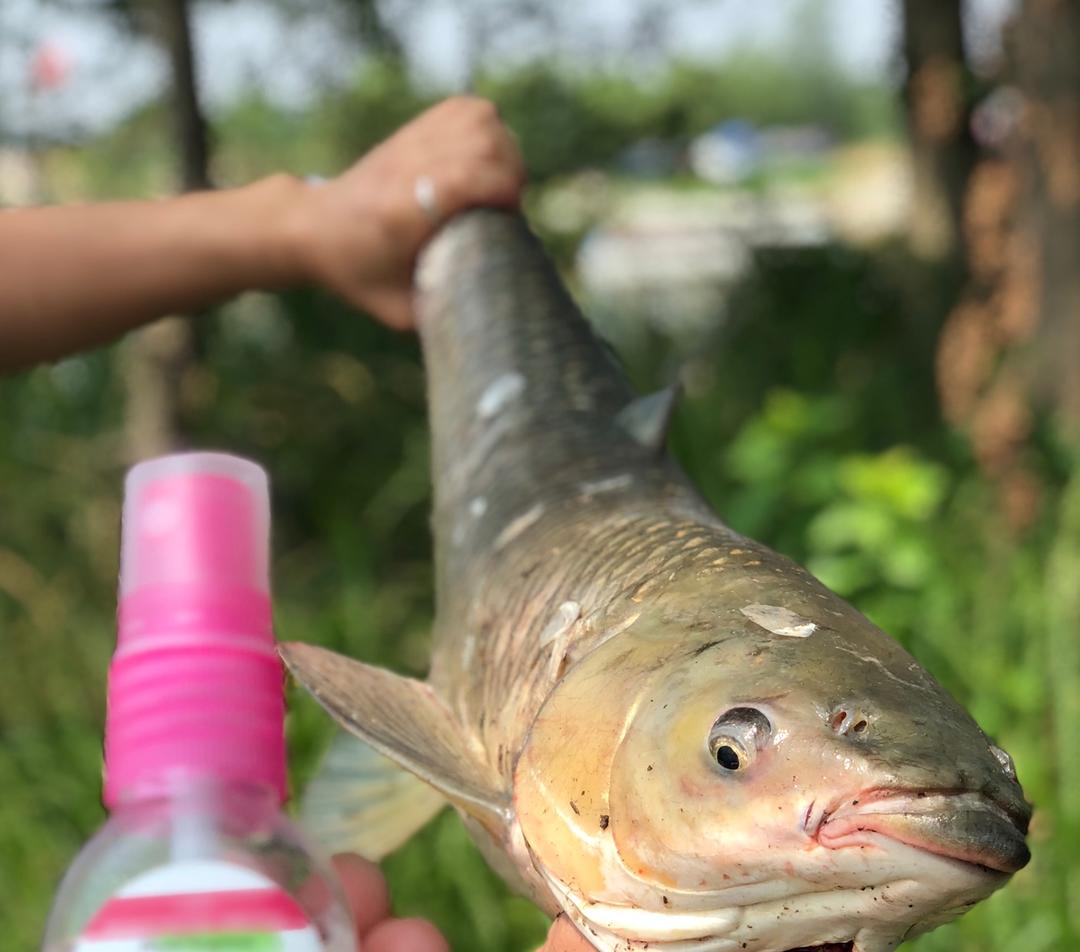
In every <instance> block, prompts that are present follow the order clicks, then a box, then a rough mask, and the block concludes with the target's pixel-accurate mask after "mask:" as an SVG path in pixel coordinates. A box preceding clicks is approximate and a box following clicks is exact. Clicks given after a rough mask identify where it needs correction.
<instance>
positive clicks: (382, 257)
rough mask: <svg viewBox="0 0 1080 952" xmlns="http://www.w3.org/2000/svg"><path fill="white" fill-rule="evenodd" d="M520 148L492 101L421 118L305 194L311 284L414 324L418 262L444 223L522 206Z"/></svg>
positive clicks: (441, 108)
mask: <svg viewBox="0 0 1080 952" xmlns="http://www.w3.org/2000/svg"><path fill="white" fill-rule="evenodd" d="M524 181H525V166H524V163H523V161H522V158H521V153H520V152H519V150H518V147H517V143H516V142H515V140H514V138H513V136H512V135H511V134H510V132H509V130H508V129H507V128H506V126H505V125H503V123H502V121H501V120H500V119H499V114H498V112H497V110H496V108H495V106H494V105H493V104H492V103H491V102H489V101H488V100H486V99H480V98H477V97H473V96H456V97H454V98H451V99H447V100H444V101H443V102H441V103H439V104H438V105H436V106H433V107H432V108H431V109H429V110H428V111H427V112H425V113H422V114H421V115H420V116H419V117H418V118H416V119H414V120H413V121H412V122H410V123H408V125H405V126H403V127H402V128H401V129H399V130H398V131H397V132H396V133H395V134H394V135H392V136H391V137H390V138H388V139H387V140H386V141H384V142H383V143H381V144H380V145H378V146H376V147H375V148H374V149H372V150H371V151H370V152H369V153H367V155H365V156H364V157H363V158H361V159H360V160H359V161H358V162H357V163H356V164H355V165H353V166H352V167H351V168H350V169H348V170H347V171H346V172H344V173H343V174H342V175H340V176H338V177H337V178H336V179H333V180H331V181H329V182H325V183H322V184H320V185H316V186H310V185H309V186H306V187H307V188H308V190H309V195H308V196H307V199H306V201H305V202H303V203H302V204H301V205H300V207H299V208H298V210H297V217H296V223H295V226H294V228H295V234H296V242H297V247H298V248H299V250H300V256H301V261H302V264H303V268H304V271H305V277H306V278H308V279H309V280H313V281H315V282H317V283H319V284H322V285H324V286H326V287H328V288H330V289H331V290H333V291H335V292H336V293H337V294H339V295H340V296H341V297H343V298H344V299H345V300H346V301H348V302H350V303H351V304H354V305H356V306H357V307H359V308H362V309H364V310H367V311H370V312H372V313H373V314H374V315H375V316H376V317H378V318H379V319H380V320H381V321H383V322H384V323H386V324H389V325H390V326H391V327H398V328H404V327H409V326H411V325H412V323H413V310H412V272H413V265H414V262H415V259H416V255H417V253H418V252H419V250H420V248H421V247H422V246H423V244H424V243H425V242H426V241H427V240H428V239H429V238H430V237H431V236H432V235H433V234H434V233H435V231H436V229H437V228H438V227H439V225H440V224H442V223H443V222H445V221H446V220H447V219H449V218H450V217H451V216H453V215H454V214H456V213H457V212H459V211H461V210H462V209H464V208H468V207H471V206H476V205H489V206H503V207H514V206H516V205H517V203H518V200H519V198H520V194H521V188H522V186H523V184H524Z"/></svg>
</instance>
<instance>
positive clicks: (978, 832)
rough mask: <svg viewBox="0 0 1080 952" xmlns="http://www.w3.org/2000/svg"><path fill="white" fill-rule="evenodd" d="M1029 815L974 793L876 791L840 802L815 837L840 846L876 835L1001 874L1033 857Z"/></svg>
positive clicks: (823, 822)
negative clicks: (1028, 832) (1018, 813)
mask: <svg viewBox="0 0 1080 952" xmlns="http://www.w3.org/2000/svg"><path fill="white" fill-rule="evenodd" d="M1028 818H1029V814H1028V813H1027V812H1026V811H1025V812H1024V813H1023V814H1022V815H1016V816H1014V815H1011V814H1010V812H1007V811H1006V810H1005V809H1004V808H1003V807H1002V806H1000V805H998V804H997V803H995V802H994V801H993V800H990V799H989V798H987V797H985V796H983V795H982V794H979V793H974V792H951V791H944V792H933V791H896V790H879V791H872V792H869V793H865V794H862V795H857V796H854V797H851V798H849V799H847V800H845V801H843V803H842V805H841V806H840V807H838V808H837V809H836V810H834V811H832V812H830V813H827V814H826V815H825V816H824V818H823V819H822V821H821V823H820V825H819V827H818V830H817V832H816V835H815V839H817V841H818V842H819V843H820V844H821V845H822V846H825V847H828V848H830V849H838V848H841V847H845V846H854V845H859V844H860V841H862V842H865V841H866V837H865V836H864V835H863V834H867V833H877V834H880V835H882V836H887V837H889V838H890V839H893V840H896V841H897V842H900V843H904V844H906V845H908V846H914V847H916V848H917V849H922V850H925V851H926V852H928V853H934V854H936V855H938V856H944V857H947V858H949V859H955V860H960V861H962V862H965V863H971V864H973V865H976V866H983V867H985V868H987V869H990V870H994V871H996V872H1000V873H1015V872H1016V871H1017V870H1019V869H1023V868H1024V867H1025V866H1026V865H1027V863H1028V861H1029V860H1030V859H1031V852H1030V850H1029V849H1028V846H1027V842H1026V834H1027V825H1028Z"/></svg>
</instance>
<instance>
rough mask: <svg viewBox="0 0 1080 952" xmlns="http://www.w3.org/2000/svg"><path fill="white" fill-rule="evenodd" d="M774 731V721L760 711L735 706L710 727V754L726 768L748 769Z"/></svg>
mask: <svg viewBox="0 0 1080 952" xmlns="http://www.w3.org/2000/svg"><path fill="white" fill-rule="evenodd" d="M771 733H772V724H770V723H769V719H768V718H767V717H766V716H765V715H764V714H762V713H761V711H759V710H757V709H756V708H753V707H733V708H732V709H731V710H730V711H727V712H726V713H724V714H721V715H720V717H718V718H717V719H716V723H714V724H713V726H712V730H710V731H709V756H710V758H711V759H712V760H713V761H714V762H715V763H716V764H717V765H718V766H720V767H721V768H723V769H724V770H727V771H731V772H736V771H739V770H745V769H746V768H747V767H749V766H750V764H751V763H753V760H754V755H755V754H756V753H757V752H758V750H760V749H761V747H762V746H764V743H765V741H766V740H767V739H768V737H769V735H770V734H771Z"/></svg>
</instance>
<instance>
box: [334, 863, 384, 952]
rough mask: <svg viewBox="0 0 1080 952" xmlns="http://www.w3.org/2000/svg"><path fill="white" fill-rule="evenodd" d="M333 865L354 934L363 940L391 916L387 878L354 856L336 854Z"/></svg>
mask: <svg viewBox="0 0 1080 952" xmlns="http://www.w3.org/2000/svg"><path fill="white" fill-rule="evenodd" d="M333 863H334V868H335V869H336V870H337V874H338V878H339V879H340V880H341V885H342V887H343V888H344V890H345V899H346V901H347V902H348V903H349V908H350V909H351V910H352V914H353V919H354V921H355V922H356V932H357V934H358V935H359V936H360V937H361V938H363V937H364V936H366V935H367V934H368V933H369V932H371V930H372V929H373V928H374V927H375V925H376V924H377V923H379V922H382V921H383V920H384V919H386V918H387V916H389V915H390V890H389V888H388V887H387V885H386V877H384V876H383V874H382V871H381V870H380V869H379V867H378V866H376V865H375V864H374V863H370V862H368V861H367V860H366V859H362V858H361V857H359V856H357V855H356V854H355V853H339V854H338V855H337V856H335V857H334V858H333Z"/></svg>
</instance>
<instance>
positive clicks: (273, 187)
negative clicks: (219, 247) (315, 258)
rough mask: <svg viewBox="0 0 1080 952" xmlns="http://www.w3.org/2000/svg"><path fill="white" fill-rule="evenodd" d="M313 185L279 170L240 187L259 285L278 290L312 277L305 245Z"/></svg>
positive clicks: (241, 212) (262, 288)
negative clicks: (308, 206) (305, 253)
mask: <svg viewBox="0 0 1080 952" xmlns="http://www.w3.org/2000/svg"><path fill="white" fill-rule="evenodd" d="M309 191H310V186H308V185H307V184H305V183H304V182H302V181H301V180H300V179H298V178H296V177H295V176H293V175H289V174H286V173H284V172H279V173H276V174H274V175H271V176H269V177H267V178H264V179H260V180H259V181H257V182H254V183H253V184H251V185H249V186H247V187H246V188H243V189H241V190H240V192H241V194H242V196H243V199H244V200H245V202H246V207H245V208H243V209H241V210H240V212H239V214H241V215H243V216H244V221H246V222H247V223H248V225H249V226H250V228H251V234H250V243H249V247H250V248H251V249H252V251H253V253H254V255H255V257H256V261H255V274H256V280H255V281H254V282H253V285H254V286H255V287H258V288H259V289H260V290H263V291H277V290H282V289H284V288H288V287H292V286H294V285H298V284H303V283H306V282H308V281H310V280H311V275H310V274H309V273H308V271H309V269H308V267H307V264H306V260H305V255H304V249H305V247H306V246H307V245H308V241H309V239H308V230H309V229H308V225H307V220H308V217H309V216H308V214H307V210H306V209H307V204H308V201H309Z"/></svg>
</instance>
